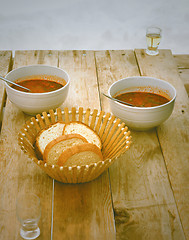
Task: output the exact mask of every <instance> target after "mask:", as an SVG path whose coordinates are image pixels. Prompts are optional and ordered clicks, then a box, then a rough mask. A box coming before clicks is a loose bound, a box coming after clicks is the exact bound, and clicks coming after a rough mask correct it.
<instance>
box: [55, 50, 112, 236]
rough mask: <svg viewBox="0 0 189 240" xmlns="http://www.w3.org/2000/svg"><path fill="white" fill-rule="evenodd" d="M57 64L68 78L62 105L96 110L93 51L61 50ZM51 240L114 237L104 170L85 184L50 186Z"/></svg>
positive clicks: (107, 178)
mask: <svg viewBox="0 0 189 240" xmlns="http://www.w3.org/2000/svg"><path fill="white" fill-rule="evenodd" d="M59 67H61V68H63V69H65V70H66V71H67V72H68V74H69V75H70V78H71V84H70V90H69V96H68V99H67V100H66V102H65V104H63V105H64V107H69V109H70V110H71V107H72V106H74V107H83V109H84V110H86V109H87V107H90V108H91V109H93V108H96V109H100V101H99V95H98V84H97V76H96V67H95V58H94V52H93V51H61V52H60V53H59ZM53 220H54V225H53V238H54V239H57V240H58V239H63V238H64V239H75V240H77V239H78V240H79V239H86V240H88V239H91V240H92V239H94V240H96V239H115V226H114V215H113V209H112V202H111V191H110V186H109V177H108V171H105V172H104V174H102V175H101V176H100V177H99V178H97V179H96V180H95V181H92V182H89V183H86V184H77V185H69V184H61V183H58V182H56V181H55V186H54V218H53Z"/></svg>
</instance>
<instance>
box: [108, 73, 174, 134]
mask: <svg viewBox="0 0 189 240" xmlns="http://www.w3.org/2000/svg"><path fill="white" fill-rule="evenodd" d="M140 89H143V91H147V92H149V91H150V92H154V93H161V94H162V95H165V96H167V95H168V96H169V99H170V101H169V102H168V103H165V104H163V105H159V106H156V107H132V106H128V105H125V104H122V103H119V102H116V101H113V100H109V101H110V108H111V111H112V113H113V114H114V115H115V116H117V117H118V118H120V119H121V120H122V121H124V122H125V123H126V124H127V126H129V127H130V128H133V129H135V130H139V131H145V130H148V129H151V128H154V127H156V126H158V125H160V124H161V123H163V122H164V121H165V120H167V119H168V118H169V116H170V115H171V113H172V111H173V108H174V103H175V99H176V90H175V88H174V87H173V86H172V85H171V84H170V83H168V82H166V81H163V80H160V79H156V78H153V77H140V76H139V77H138V76H136V77H129V78H124V79H121V80H119V81H117V82H115V83H113V84H112V85H111V86H110V88H109V90H108V95H109V96H111V97H113V96H115V95H116V94H117V93H119V94H121V93H124V92H129V91H136V90H140ZM144 89H145V90H144Z"/></svg>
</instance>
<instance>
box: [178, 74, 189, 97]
mask: <svg viewBox="0 0 189 240" xmlns="http://www.w3.org/2000/svg"><path fill="white" fill-rule="evenodd" d="M179 76H180V78H181V79H182V81H183V83H184V86H185V88H186V91H187V94H188V96H189V69H180V70H179Z"/></svg>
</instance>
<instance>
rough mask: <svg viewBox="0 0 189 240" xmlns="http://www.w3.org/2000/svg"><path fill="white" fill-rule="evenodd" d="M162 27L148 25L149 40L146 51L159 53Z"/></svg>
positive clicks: (147, 36)
mask: <svg viewBox="0 0 189 240" xmlns="http://www.w3.org/2000/svg"><path fill="white" fill-rule="evenodd" d="M161 32H162V30H161V28H159V27H155V26H152V27H148V28H147V29H146V42H147V49H146V53H147V54H148V55H153V56H155V55H158V53H159V51H158V46H159V44H160V41H161Z"/></svg>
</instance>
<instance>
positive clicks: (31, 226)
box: [16, 193, 41, 239]
mask: <svg viewBox="0 0 189 240" xmlns="http://www.w3.org/2000/svg"><path fill="white" fill-rule="evenodd" d="M16 215H17V218H18V220H19V222H20V224H21V228H20V235H21V237H22V238H24V239H35V238H37V237H38V236H39V235H40V229H39V227H38V222H39V219H40V216H41V206H40V199H39V197H38V196H37V195H35V194H33V193H24V194H21V195H19V196H18V198H17V202H16Z"/></svg>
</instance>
